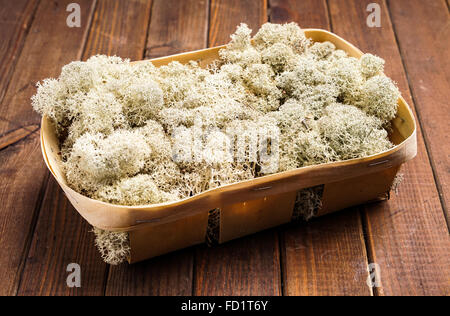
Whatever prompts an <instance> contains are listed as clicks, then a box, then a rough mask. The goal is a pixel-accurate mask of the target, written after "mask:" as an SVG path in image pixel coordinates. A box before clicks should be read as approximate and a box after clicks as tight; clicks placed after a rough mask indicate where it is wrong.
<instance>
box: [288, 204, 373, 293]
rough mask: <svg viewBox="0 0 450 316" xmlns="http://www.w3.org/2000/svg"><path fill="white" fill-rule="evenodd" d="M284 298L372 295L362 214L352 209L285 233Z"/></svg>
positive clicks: (292, 227) (290, 229)
mask: <svg viewBox="0 0 450 316" xmlns="http://www.w3.org/2000/svg"><path fill="white" fill-rule="evenodd" d="M284 247H285V248H284V249H283V251H284V253H283V257H284V258H285V268H284V271H285V280H284V282H285V295H314V296H315V295H371V294H372V292H371V289H370V288H369V287H368V286H367V283H366V281H367V277H368V272H367V259H366V253H365V246H364V236H363V231H362V225H361V218H360V217H359V213H358V212H357V211H356V210H355V209H354V208H353V209H348V210H343V211H341V212H340V213H336V214H332V215H328V216H325V217H322V218H317V219H314V220H313V221H311V222H309V223H307V224H301V225H291V227H290V228H289V229H287V230H286V231H285V233H284Z"/></svg>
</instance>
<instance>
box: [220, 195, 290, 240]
mask: <svg viewBox="0 0 450 316" xmlns="http://www.w3.org/2000/svg"><path fill="white" fill-rule="evenodd" d="M296 195H297V193H296V192H288V193H283V194H277V195H272V196H267V197H264V198H262V199H257V200H251V201H247V202H243V203H234V204H229V205H226V206H225V207H223V208H222V209H221V215H220V239H219V242H220V243H223V242H226V241H229V240H231V239H235V238H239V237H242V236H245V235H249V234H253V233H255V232H258V231H261V230H264V229H268V228H271V227H275V226H278V225H281V224H285V223H288V222H290V221H291V218H292V212H293V210H294V203H295V198H296Z"/></svg>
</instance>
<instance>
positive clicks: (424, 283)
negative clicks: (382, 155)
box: [329, 0, 450, 295]
mask: <svg viewBox="0 0 450 316" xmlns="http://www.w3.org/2000/svg"><path fill="white" fill-rule="evenodd" d="M370 2H371V1H370V0H365V1H358V2H357V3H356V2H353V1H345V0H331V1H329V5H330V11H331V18H332V24H333V26H334V31H335V32H336V33H337V34H339V35H341V36H342V37H344V38H345V39H347V40H348V41H350V42H351V43H353V44H355V45H356V46H357V47H359V48H361V49H362V50H363V51H366V52H371V53H374V54H377V55H379V56H381V57H383V58H384V59H385V60H386V67H385V70H386V71H385V72H386V74H387V75H388V76H390V77H391V78H393V79H394V80H395V81H396V82H397V83H398V85H399V88H400V90H401V92H402V94H403V96H404V97H405V99H406V100H407V102H408V103H409V104H410V105H411V106H413V102H412V99H411V94H410V91H409V89H408V82H407V80H406V76H405V72H404V69H403V66H402V60H401V56H400V54H399V50H398V47H397V45H396V41H395V35H394V32H393V29H392V25H391V21H390V19H389V14H388V11H387V8H386V4H385V2H383V1H381V2H379V3H380V5H381V8H382V10H381V23H382V25H381V28H369V27H367V25H366V18H367V14H368V13H367V12H366V7H367V5H368V3H370ZM404 5H405V6H411V5H412V4H411V2H408V3H407V4H406V3H405V4H404ZM407 18H409V19H413V20H414V21H416V27H414V29H415V30H416V31H417V29H419V28H421V27H423V24H424V23H429V21H423V22H421V23H420V25H417V23H418V21H419V20H416V19H415V17H414V16H408V17H407ZM414 37H417V36H416V35H415V36H414ZM417 136H418V155H417V157H416V158H415V159H414V160H413V161H410V162H408V163H407V164H406V165H405V167H404V168H403V173H404V174H405V181H404V183H403V184H402V185H401V186H400V189H399V195H398V196H397V197H394V198H393V199H391V200H390V201H389V202H386V203H379V204H373V205H368V206H365V207H364V208H363V209H364V216H363V219H364V222H365V226H366V227H367V233H368V236H367V240H368V242H369V254H370V259H371V261H372V262H374V263H377V264H379V266H380V273H381V283H382V287H380V288H377V289H376V290H375V294H378V295H423V294H426V295H430V294H448V291H449V287H448V285H449V273H448V271H449V270H448V267H449V263H450V262H449V258H450V256H449V254H450V253H449V249H450V247H449V246H450V244H449V237H448V231H447V227H446V223H445V218H444V214H443V211H442V207H441V204H440V201H439V195H438V192H437V189H436V185H435V182H434V178H433V173H432V170H431V167H430V162H429V159H428V156H427V152H426V149H425V145H424V141H423V136H422V133H421V130H420V126H418V134H417Z"/></svg>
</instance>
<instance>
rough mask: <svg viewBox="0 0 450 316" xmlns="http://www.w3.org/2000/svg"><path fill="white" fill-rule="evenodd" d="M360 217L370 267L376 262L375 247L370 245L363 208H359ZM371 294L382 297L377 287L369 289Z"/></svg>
mask: <svg viewBox="0 0 450 316" xmlns="http://www.w3.org/2000/svg"><path fill="white" fill-rule="evenodd" d="M358 212H359V216H360V218H361V227H362V231H363V237H364V245H365V251H366V258H367V266H368V267H369V264H371V263H374V262H376V261H375V252H374V251H373V246H371V244H370V239H369V234H370V231H369V225H367V222H368V219H367V218H366V217H365V215H367V214H366V212H364V210H363V207H361V208H359V210H358ZM367 276H368V277H369V271H368V273H367ZM369 289H370V292H371V294H372V296H380V293H379V291H378V288H377V287H369Z"/></svg>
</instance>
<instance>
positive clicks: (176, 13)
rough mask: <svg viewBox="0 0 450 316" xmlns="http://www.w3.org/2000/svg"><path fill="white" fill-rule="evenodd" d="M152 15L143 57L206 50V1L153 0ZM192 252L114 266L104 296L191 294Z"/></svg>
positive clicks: (186, 251)
mask: <svg viewBox="0 0 450 316" xmlns="http://www.w3.org/2000/svg"><path fill="white" fill-rule="evenodd" d="M185 2H186V3H185ZM188 4H190V5H188ZM180 8H182V10H181V9H180ZM151 12H152V13H151V17H152V18H151V22H150V28H149V30H148V37H147V38H148V42H147V44H146V47H147V53H146V57H155V56H156V55H158V54H162V55H166V54H175V53H179V52H181V51H184V50H185V49H186V47H188V48H189V49H200V48H204V47H206V44H207V43H206V38H207V26H208V25H207V12H208V2H207V1H183V4H180V1H174V0H169V1H167V0H166V1H164V0H154V1H153V7H152V10H151ZM153 19H156V21H157V22H155V21H154V20H153ZM168 21H169V22H170V23H168ZM149 247H151V245H149ZM194 252H195V250H194V249H193V248H189V249H186V250H183V251H179V252H175V253H172V254H169V255H166V256H162V257H159V258H155V259H152V260H149V261H146V262H142V263H138V264H136V265H133V266H128V265H121V266H119V267H113V268H111V270H110V272H109V276H108V282H107V287H106V295H118V294H120V295H190V294H192V284H193V281H192V274H193V262H194Z"/></svg>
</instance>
